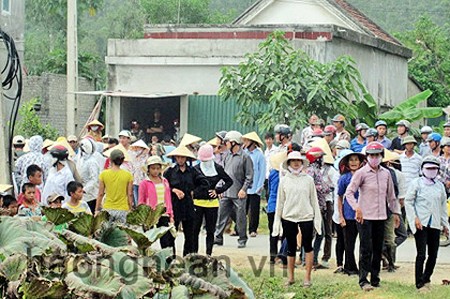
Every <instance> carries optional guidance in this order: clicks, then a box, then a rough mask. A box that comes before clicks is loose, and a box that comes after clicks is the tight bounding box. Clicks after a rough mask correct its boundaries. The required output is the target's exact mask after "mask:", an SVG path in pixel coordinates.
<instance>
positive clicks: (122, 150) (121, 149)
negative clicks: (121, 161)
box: [103, 143, 131, 161]
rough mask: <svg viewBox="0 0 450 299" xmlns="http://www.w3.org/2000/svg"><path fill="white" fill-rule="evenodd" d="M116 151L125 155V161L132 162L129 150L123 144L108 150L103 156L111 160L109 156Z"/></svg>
mask: <svg viewBox="0 0 450 299" xmlns="http://www.w3.org/2000/svg"><path fill="white" fill-rule="evenodd" d="M115 149H118V150H120V151H121V152H122V153H123V155H124V157H125V161H131V159H130V155H129V154H128V151H127V149H126V148H125V147H124V146H123V145H122V144H120V143H119V144H118V145H116V146H114V147H112V148H110V149H108V150H106V151H105V152H104V153H103V155H104V156H105V157H108V158H109V156H110V155H111V153H112V151H113V150H115Z"/></svg>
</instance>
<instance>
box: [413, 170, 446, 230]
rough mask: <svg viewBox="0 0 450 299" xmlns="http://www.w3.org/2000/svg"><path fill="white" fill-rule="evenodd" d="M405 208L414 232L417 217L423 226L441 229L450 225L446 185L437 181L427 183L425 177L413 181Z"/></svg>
mask: <svg viewBox="0 0 450 299" xmlns="http://www.w3.org/2000/svg"><path fill="white" fill-rule="evenodd" d="M405 210H406V217H407V220H408V224H409V228H410V229H411V232H412V233H413V234H415V233H416V231H417V228H416V224H415V220H416V217H417V218H419V220H420V223H421V224H422V226H425V227H427V226H428V225H429V226H430V227H431V228H435V229H439V230H440V229H441V227H443V226H444V227H449V224H448V214H447V196H446V193H445V188H444V185H443V184H442V183H441V182H439V181H436V182H435V183H434V184H433V185H426V184H425V183H424V181H423V178H418V179H416V180H414V181H413V182H411V184H410V187H409V188H408V192H407V193H406V197H405Z"/></svg>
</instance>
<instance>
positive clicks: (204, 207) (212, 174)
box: [193, 143, 233, 255]
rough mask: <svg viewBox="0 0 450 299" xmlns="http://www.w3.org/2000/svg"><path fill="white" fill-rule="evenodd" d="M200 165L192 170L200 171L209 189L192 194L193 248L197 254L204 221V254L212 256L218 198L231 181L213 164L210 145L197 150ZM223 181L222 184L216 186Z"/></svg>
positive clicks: (222, 170) (212, 152)
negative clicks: (193, 215) (193, 218)
mask: <svg viewBox="0 0 450 299" xmlns="http://www.w3.org/2000/svg"><path fill="white" fill-rule="evenodd" d="M198 160H200V163H199V164H197V165H196V166H195V167H194V168H195V169H196V170H197V171H200V172H201V173H202V174H203V175H204V176H205V177H206V179H207V180H208V183H209V188H207V189H197V192H195V193H194V198H195V199H194V209H195V221H194V248H193V251H194V252H195V253H197V252H198V237H199V234H200V229H201V226H202V223H203V219H205V225H206V254H207V255H212V248H213V245H214V231H215V229H216V222H217V213H218V211H219V196H221V194H222V193H223V192H225V191H226V190H227V189H228V188H230V187H231V185H233V180H232V179H231V178H230V176H229V175H228V174H227V173H226V172H225V170H224V169H223V167H222V166H220V165H219V164H217V163H216V162H214V149H213V147H212V145H210V144H208V143H207V144H204V145H202V146H201V147H200V149H199V150H198ZM221 181H223V182H224V183H223V184H220V186H219V185H218V184H219V182H221Z"/></svg>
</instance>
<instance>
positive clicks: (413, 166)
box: [400, 153, 422, 182]
mask: <svg viewBox="0 0 450 299" xmlns="http://www.w3.org/2000/svg"><path fill="white" fill-rule="evenodd" d="M400 162H401V163H402V173H403V175H404V176H405V180H406V181H407V182H411V181H413V180H414V179H417V178H418V177H419V176H420V168H421V166H422V157H421V156H420V155H419V154H416V153H414V154H413V155H412V156H411V157H408V156H406V154H405V153H403V154H401V155H400Z"/></svg>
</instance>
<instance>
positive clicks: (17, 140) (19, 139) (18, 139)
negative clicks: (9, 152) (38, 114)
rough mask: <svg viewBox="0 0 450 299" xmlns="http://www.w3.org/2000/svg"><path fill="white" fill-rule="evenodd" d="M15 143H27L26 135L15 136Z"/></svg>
mask: <svg viewBox="0 0 450 299" xmlns="http://www.w3.org/2000/svg"><path fill="white" fill-rule="evenodd" d="M13 144H14V145H16V144H25V137H23V136H22V135H16V136H14V138H13Z"/></svg>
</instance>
